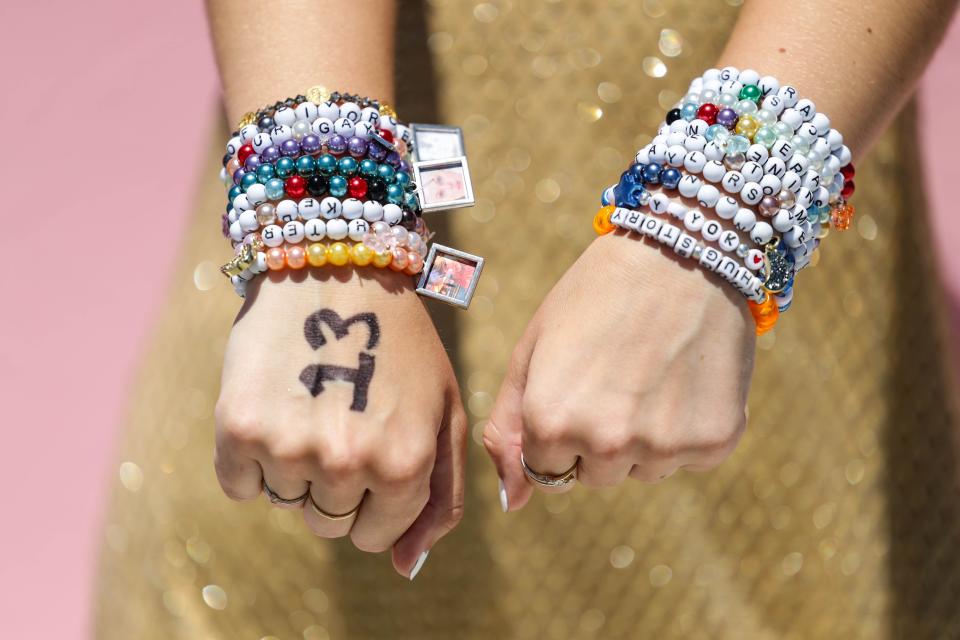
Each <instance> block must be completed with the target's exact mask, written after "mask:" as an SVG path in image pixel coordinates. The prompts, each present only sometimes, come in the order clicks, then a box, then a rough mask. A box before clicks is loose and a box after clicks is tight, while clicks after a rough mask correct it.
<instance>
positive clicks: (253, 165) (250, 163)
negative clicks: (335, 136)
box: [243, 153, 260, 171]
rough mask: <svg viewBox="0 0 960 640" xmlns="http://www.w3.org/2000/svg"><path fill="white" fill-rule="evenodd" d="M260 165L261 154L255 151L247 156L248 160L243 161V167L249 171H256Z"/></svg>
mask: <svg viewBox="0 0 960 640" xmlns="http://www.w3.org/2000/svg"><path fill="white" fill-rule="evenodd" d="M259 166H260V156H258V155H257V154H255V153H251V154H250V155H249V156H247V160H246V161H245V162H244V163H243V168H244V169H246V170H247V171H256V170H257V167H259Z"/></svg>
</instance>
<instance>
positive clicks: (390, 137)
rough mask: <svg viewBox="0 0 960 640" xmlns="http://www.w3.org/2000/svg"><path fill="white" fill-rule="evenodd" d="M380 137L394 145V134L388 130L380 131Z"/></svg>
mask: <svg viewBox="0 0 960 640" xmlns="http://www.w3.org/2000/svg"><path fill="white" fill-rule="evenodd" d="M380 137H381V138H383V139H384V140H386V141H387V142H389V143H391V144H393V133H392V132H390V131H387V130H386V129H380Z"/></svg>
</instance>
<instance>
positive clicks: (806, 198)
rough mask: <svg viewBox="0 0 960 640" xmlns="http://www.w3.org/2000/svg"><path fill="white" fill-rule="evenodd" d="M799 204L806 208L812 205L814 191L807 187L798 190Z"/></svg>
mask: <svg viewBox="0 0 960 640" xmlns="http://www.w3.org/2000/svg"><path fill="white" fill-rule="evenodd" d="M797 204H799V205H800V206H802V207H803V208H804V209H809V208H810V205H812V204H813V193H812V192H811V191H810V189H807V188H806V187H800V189H799V190H798V191H797Z"/></svg>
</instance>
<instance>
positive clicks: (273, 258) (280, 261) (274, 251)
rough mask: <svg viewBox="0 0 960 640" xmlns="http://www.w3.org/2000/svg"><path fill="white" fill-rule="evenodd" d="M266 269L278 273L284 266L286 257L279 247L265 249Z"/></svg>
mask: <svg viewBox="0 0 960 640" xmlns="http://www.w3.org/2000/svg"><path fill="white" fill-rule="evenodd" d="M266 253H267V269H270V270H271V271H280V270H281V269H283V268H284V267H285V266H286V264H287V260H286V255H285V252H284V250H283V249H281V248H280V247H273V248H271V249H267V252H266Z"/></svg>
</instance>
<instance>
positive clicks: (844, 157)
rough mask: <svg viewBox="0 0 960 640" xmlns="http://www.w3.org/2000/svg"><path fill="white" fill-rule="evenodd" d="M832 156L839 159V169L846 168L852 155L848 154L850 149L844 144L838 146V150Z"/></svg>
mask: <svg viewBox="0 0 960 640" xmlns="http://www.w3.org/2000/svg"><path fill="white" fill-rule="evenodd" d="M834 154H836V156H837V157H838V158H839V159H840V166H841V167H845V166H847V165H848V164H850V161H851V160H853V154H851V153H850V148H849V147H848V146H847V145H845V144H843V145H840V150H839V151H834Z"/></svg>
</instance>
